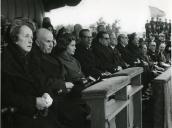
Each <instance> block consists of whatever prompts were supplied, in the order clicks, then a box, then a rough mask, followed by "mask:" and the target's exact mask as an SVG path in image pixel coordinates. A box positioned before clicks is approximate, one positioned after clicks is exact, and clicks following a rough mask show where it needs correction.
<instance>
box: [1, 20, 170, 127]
mask: <svg viewBox="0 0 172 128" xmlns="http://www.w3.org/2000/svg"><path fill="white" fill-rule="evenodd" d="M1 23H2V24H1V25H2V26H1V30H2V32H1V37H2V39H1V55H2V90H3V91H2V108H4V109H3V111H4V113H7V111H11V108H13V109H12V111H13V113H14V114H13V115H12V116H11V115H10V118H11V119H12V122H11V123H12V124H13V127H16V128H30V127H33V128H36V127H42V128H55V127H57V126H58V127H59V128H86V127H89V125H90V122H89V120H88V119H87V116H88V115H89V111H90V110H89V107H88V106H87V104H86V103H85V101H83V100H82V98H81V91H82V90H83V89H85V88H86V87H88V86H90V85H92V84H94V83H95V82H98V81H101V79H103V78H107V77H112V76H113V74H114V73H116V72H118V71H120V70H123V69H126V68H129V67H135V66H138V67H143V69H144V72H143V75H142V83H143V85H144V88H143V99H147V98H149V95H150V94H149V91H150V90H149V89H150V86H151V85H150V82H151V80H153V79H154V78H155V77H156V76H158V75H159V74H161V73H162V72H163V71H165V70H166V69H167V68H169V67H170V66H171V29H169V24H168V23H167V22H164V23H163V22H162V21H161V20H158V21H157V22H155V21H153V19H152V20H151V21H150V23H146V25H145V26H146V39H143V38H139V37H138V35H137V33H131V34H128V35H127V34H124V33H119V34H116V33H115V32H113V31H109V30H107V27H106V26H104V25H98V26H97V32H96V33H95V32H94V33H92V31H90V30H89V29H85V28H83V27H82V26H81V25H80V24H76V25H75V26H74V30H73V32H69V31H68V30H67V29H66V28H65V27H62V28H61V29H60V30H59V31H58V32H56V31H55V30H54V28H53V26H52V24H51V21H50V19H49V18H48V17H45V18H44V20H43V23H42V27H41V28H38V26H37V25H36V23H34V22H33V21H31V20H30V19H27V18H22V17H18V18H16V19H14V21H12V23H9V22H8V21H6V20H3V22H1ZM166 23H167V26H166ZM170 27H171V26H170ZM8 108H10V110H9V109H8ZM4 115H5V114H4ZM3 119H4V120H3V121H4V123H3V125H4V127H5V126H6V125H9V123H7V121H9V120H8V119H9V117H6V116H3Z"/></svg>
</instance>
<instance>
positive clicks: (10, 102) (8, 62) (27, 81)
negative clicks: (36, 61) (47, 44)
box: [2, 44, 56, 128]
mask: <svg viewBox="0 0 172 128" xmlns="http://www.w3.org/2000/svg"><path fill="white" fill-rule="evenodd" d="M29 58H30V56H29V55H27V56H25V55H24V54H23V52H22V51H21V50H20V49H19V48H18V47H17V46H16V45H14V44H9V46H8V48H7V49H6V50H5V51H4V52H3V54H2V107H3V108H9V107H12V108H15V109H14V110H15V112H13V113H10V114H9V115H6V114H4V115H3V116H4V118H3V119H2V120H3V126H4V127H5V128H8V126H7V125H8V123H10V124H12V125H11V126H12V127H14V128H55V126H56V125H55V122H54V121H53V118H52V116H51V114H49V115H48V116H46V117H44V116H38V110H37V109H36V97H40V96H42V94H43V90H46V87H45V88H43V86H42V85H41V84H40V83H37V80H36V79H35V78H34V77H33V76H32V74H31V73H30V71H31V70H30V63H29ZM36 72H37V71H36ZM9 118H10V120H8V119H9ZM9 121H10V122H9Z"/></svg>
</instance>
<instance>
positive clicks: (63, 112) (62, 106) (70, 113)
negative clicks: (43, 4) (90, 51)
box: [52, 34, 89, 128]
mask: <svg viewBox="0 0 172 128" xmlns="http://www.w3.org/2000/svg"><path fill="white" fill-rule="evenodd" d="M75 49H76V48H75V39H74V37H73V36H72V35H71V34H65V35H64V36H63V37H61V38H59V39H58V40H57V45H56V47H55V48H54V50H53V53H52V55H53V56H54V57H55V58H56V59H59V60H60V61H61V63H62V64H63V65H64V69H65V72H64V75H65V80H66V81H67V82H73V83H74V84H75V85H74V87H73V88H72V89H71V91H70V92H69V96H67V97H65V99H64V100H63V101H61V102H60V103H59V115H60V117H59V119H60V123H61V124H64V125H65V126H69V127H70V128H85V127H86V126H87V124H88V122H87V120H86V116H87V115H88V113H89V108H88V106H87V105H86V103H85V101H83V100H82V99H81V98H80V97H81V95H80V92H81V90H82V89H84V86H82V84H81V85H80V82H79V81H80V80H82V79H83V78H84V75H83V73H82V71H81V66H80V63H79V62H78V61H77V60H76V59H75V58H74V57H73V55H74V52H75Z"/></svg>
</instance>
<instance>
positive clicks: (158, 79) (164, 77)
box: [153, 67, 172, 82]
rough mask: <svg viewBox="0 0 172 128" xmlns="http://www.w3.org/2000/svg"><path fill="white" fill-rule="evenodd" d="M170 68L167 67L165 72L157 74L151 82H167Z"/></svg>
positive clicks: (169, 76) (169, 77)
mask: <svg viewBox="0 0 172 128" xmlns="http://www.w3.org/2000/svg"><path fill="white" fill-rule="evenodd" d="M171 68H172V67H170V68H169V69H167V70H166V71H165V72H163V73H162V74H160V75H159V76H157V77H156V78H155V79H154V80H153V82H167V81H169V80H170V79H171Z"/></svg>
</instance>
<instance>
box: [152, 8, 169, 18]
mask: <svg viewBox="0 0 172 128" xmlns="http://www.w3.org/2000/svg"><path fill="white" fill-rule="evenodd" d="M149 10H150V15H151V17H164V16H165V15H166V14H165V12H164V11H162V10H161V9H159V8H157V7H152V6H149Z"/></svg>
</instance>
